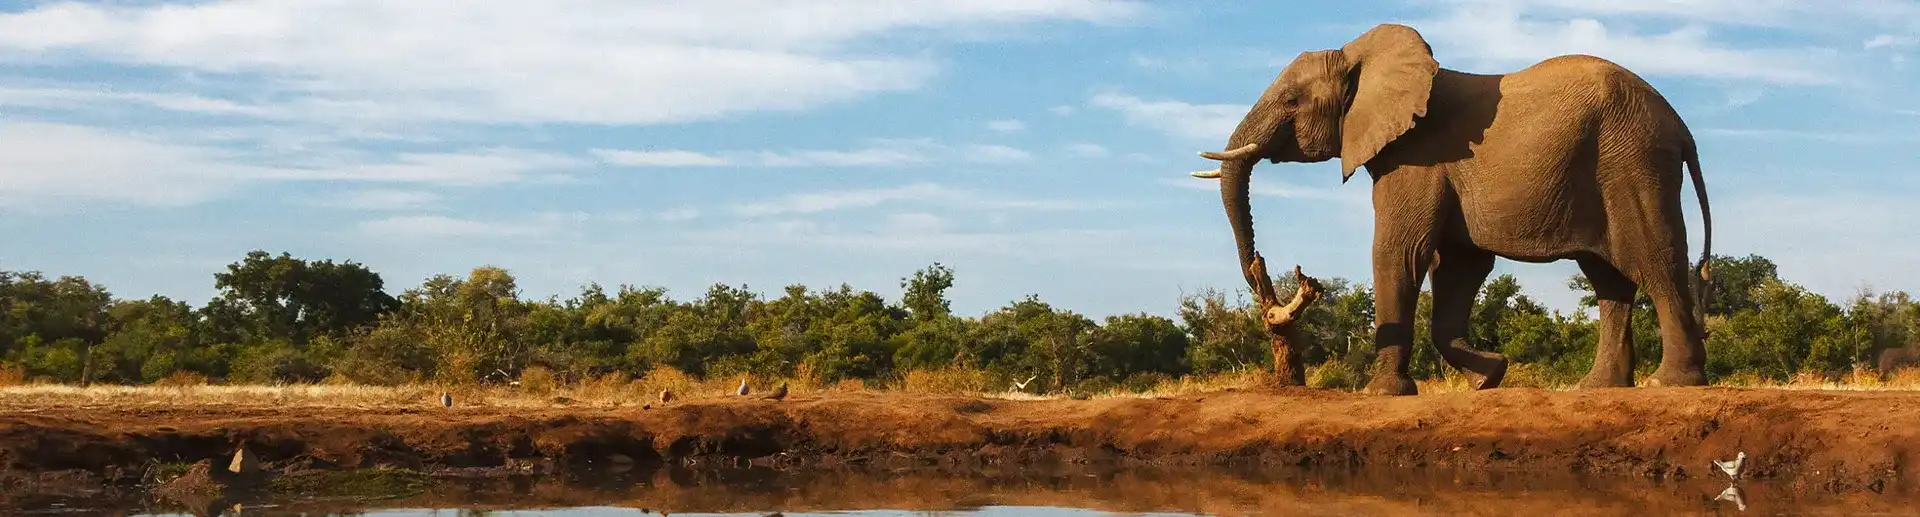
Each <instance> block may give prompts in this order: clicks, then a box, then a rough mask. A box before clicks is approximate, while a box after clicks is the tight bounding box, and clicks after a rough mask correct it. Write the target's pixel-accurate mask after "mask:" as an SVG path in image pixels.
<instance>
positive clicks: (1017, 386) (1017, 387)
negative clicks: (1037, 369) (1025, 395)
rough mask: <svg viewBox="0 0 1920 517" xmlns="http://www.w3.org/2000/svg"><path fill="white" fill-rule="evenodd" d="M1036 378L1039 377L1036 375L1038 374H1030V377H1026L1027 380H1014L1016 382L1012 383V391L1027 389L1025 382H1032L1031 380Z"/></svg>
mask: <svg viewBox="0 0 1920 517" xmlns="http://www.w3.org/2000/svg"><path fill="white" fill-rule="evenodd" d="M1038 378H1040V376H1038V375H1035V376H1032V377H1028V378H1027V380H1024V381H1020V382H1016V383H1013V389H1014V391H1020V390H1024V389H1027V383H1029V382H1033V380H1034V379H1038Z"/></svg>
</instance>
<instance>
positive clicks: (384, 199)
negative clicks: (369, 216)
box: [319, 189, 440, 211]
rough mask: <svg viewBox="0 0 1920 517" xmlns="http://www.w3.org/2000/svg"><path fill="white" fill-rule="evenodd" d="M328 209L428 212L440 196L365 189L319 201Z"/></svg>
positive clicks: (403, 191)
mask: <svg viewBox="0 0 1920 517" xmlns="http://www.w3.org/2000/svg"><path fill="white" fill-rule="evenodd" d="M319 205H321V206H325V207H328V208H337V209H341V210H357V211H378V210H395V211H401V210H410V211H414V210H429V209H433V208H437V207H439V205H440V195H439V194H435V193H432V192H425V191H418V190H393V189H366V190H356V191H353V192H348V193H346V194H344V195H341V196H339V197H334V198H328V199H324V200H321V201H320V202H319Z"/></svg>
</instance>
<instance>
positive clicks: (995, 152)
mask: <svg viewBox="0 0 1920 517" xmlns="http://www.w3.org/2000/svg"><path fill="white" fill-rule="evenodd" d="M963 159H965V160H967V161H970V162H975V163H1015V162H1024V161H1027V160H1031V159H1033V155H1031V154H1028V153H1027V152H1026V151H1022V150H1019V149H1014V148H1012V147H1007V146H1004V145H974V146H968V147H967V148H966V150H965V155H964V156H963Z"/></svg>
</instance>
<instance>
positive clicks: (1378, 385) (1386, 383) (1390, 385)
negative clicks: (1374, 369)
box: [1360, 374, 1420, 395]
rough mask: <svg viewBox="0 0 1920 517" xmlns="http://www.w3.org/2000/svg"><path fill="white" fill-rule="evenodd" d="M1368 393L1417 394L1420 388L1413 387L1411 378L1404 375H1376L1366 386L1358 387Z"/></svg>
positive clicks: (1362, 391)
mask: <svg viewBox="0 0 1920 517" xmlns="http://www.w3.org/2000/svg"><path fill="white" fill-rule="evenodd" d="M1360 392H1361V393H1365V394H1368V395H1418V394H1419V393H1420V389H1419V388H1416V387H1414V385H1413V378H1412V377H1408V376H1405V375H1391V374H1388V375H1376V376H1374V377H1373V381H1372V382H1368V383H1367V387H1365V388H1361V389H1360Z"/></svg>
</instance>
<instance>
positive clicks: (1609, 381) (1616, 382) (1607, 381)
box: [1577, 368, 1633, 390]
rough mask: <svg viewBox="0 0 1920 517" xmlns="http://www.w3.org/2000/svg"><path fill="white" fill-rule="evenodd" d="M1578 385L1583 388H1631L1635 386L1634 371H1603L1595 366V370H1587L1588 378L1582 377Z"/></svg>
mask: <svg viewBox="0 0 1920 517" xmlns="http://www.w3.org/2000/svg"><path fill="white" fill-rule="evenodd" d="M1577 386H1578V387H1579V388H1580V389H1583V390H1590V389H1595V388H1631V387H1633V373H1632V372H1628V373H1627V374H1625V375H1619V374H1612V373H1608V372H1603V371H1600V369H1598V368H1595V369H1594V370H1593V371H1591V372H1587V376H1586V378H1583V379H1580V384H1578V385H1577Z"/></svg>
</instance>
